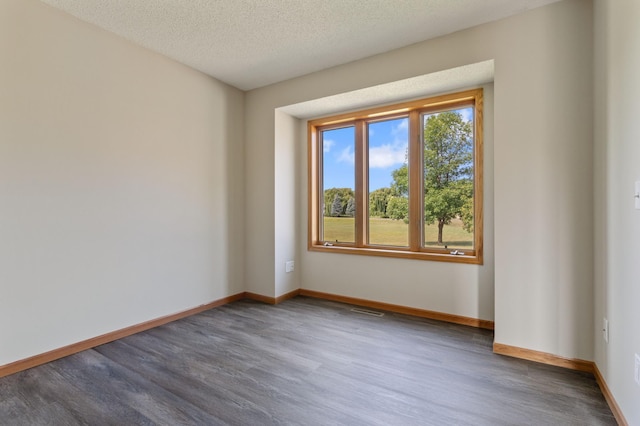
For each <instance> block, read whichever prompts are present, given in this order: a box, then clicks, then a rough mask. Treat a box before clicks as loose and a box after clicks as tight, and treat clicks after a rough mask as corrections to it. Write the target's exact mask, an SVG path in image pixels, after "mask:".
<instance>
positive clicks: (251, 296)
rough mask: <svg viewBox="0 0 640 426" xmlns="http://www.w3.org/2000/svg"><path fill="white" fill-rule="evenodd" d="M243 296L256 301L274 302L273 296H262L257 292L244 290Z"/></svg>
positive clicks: (272, 303)
mask: <svg viewBox="0 0 640 426" xmlns="http://www.w3.org/2000/svg"><path fill="white" fill-rule="evenodd" d="M244 297H245V299H250V300H255V301H257V302H262V303H266V304H268V305H275V304H276V298H275V297H269V296H263V295H262V294H258V293H250V292H245V293H244Z"/></svg>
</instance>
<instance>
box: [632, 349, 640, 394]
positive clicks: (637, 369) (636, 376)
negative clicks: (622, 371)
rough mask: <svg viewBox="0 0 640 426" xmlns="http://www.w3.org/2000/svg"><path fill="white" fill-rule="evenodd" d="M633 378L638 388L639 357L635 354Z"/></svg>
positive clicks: (639, 374) (639, 377)
mask: <svg viewBox="0 0 640 426" xmlns="http://www.w3.org/2000/svg"><path fill="white" fill-rule="evenodd" d="M633 378H634V379H635V381H636V383H637V384H638V386H640V355H638V354H636V367H635V369H634V370H633Z"/></svg>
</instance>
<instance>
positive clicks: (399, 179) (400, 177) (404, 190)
mask: <svg viewBox="0 0 640 426" xmlns="http://www.w3.org/2000/svg"><path fill="white" fill-rule="evenodd" d="M391 176H392V177H393V183H392V184H391V192H392V193H393V195H395V196H397V197H407V196H409V167H408V166H407V161H406V160H405V163H404V164H403V165H402V166H401V167H400V168H399V169H396V170H394V171H393V172H391Z"/></svg>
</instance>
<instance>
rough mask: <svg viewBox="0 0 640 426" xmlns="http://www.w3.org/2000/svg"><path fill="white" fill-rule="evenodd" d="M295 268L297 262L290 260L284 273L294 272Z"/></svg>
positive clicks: (285, 266)
mask: <svg viewBox="0 0 640 426" xmlns="http://www.w3.org/2000/svg"><path fill="white" fill-rule="evenodd" d="M295 266H296V265H295V262H294V261H293V260H289V261H288V262H285V263H284V271H285V272H293V270H294V268H295Z"/></svg>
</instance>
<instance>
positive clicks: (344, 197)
mask: <svg viewBox="0 0 640 426" xmlns="http://www.w3.org/2000/svg"><path fill="white" fill-rule="evenodd" d="M336 194H338V195H340V202H341V203H342V205H341V211H340V214H342V212H344V211H345V210H346V208H347V203H348V202H349V198H353V197H355V194H354V192H353V189H351V188H329V189H326V190H325V191H324V200H323V202H324V205H323V210H324V216H334V215H333V213H332V208H333V201H334V200H335V198H336Z"/></svg>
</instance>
